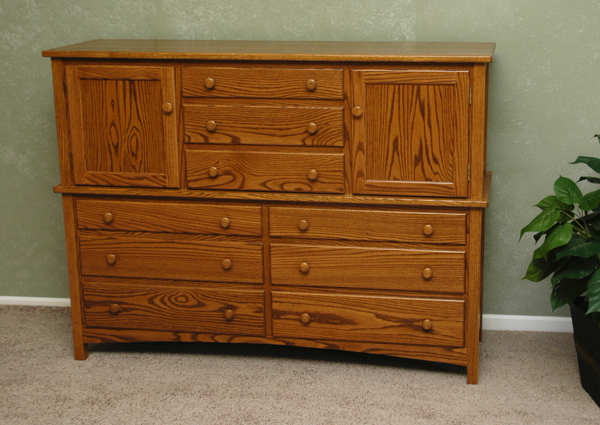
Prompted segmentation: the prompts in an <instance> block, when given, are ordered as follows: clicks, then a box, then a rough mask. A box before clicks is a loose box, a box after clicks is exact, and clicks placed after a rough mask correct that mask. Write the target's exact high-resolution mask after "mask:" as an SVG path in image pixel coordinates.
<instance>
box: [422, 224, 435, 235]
mask: <svg viewBox="0 0 600 425" xmlns="http://www.w3.org/2000/svg"><path fill="white" fill-rule="evenodd" d="M423 234H424V235H425V236H431V235H433V226H431V225H429V224H426V225H425V226H424V227H423Z"/></svg>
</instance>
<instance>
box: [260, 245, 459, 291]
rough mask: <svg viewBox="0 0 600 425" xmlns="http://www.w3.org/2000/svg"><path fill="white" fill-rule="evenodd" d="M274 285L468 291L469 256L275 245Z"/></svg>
mask: <svg viewBox="0 0 600 425" xmlns="http://www.w3.org/2000/svg"><path fill="white" fill-rule="evenodd" d="M271 282H272V284H273V285H299V286H315V287H318V286H320V287H339V288H363V289H366V288H369V289H390V290H402V291H426V292H445V293H463V292H464V290H465V253H464V252H449V251H416V250H414V251H413V250H403V249H387V248H354V247H329V246H311V245H287V244H271Z"/></svg>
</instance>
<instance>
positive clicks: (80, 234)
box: [43, 40, 494, 384]
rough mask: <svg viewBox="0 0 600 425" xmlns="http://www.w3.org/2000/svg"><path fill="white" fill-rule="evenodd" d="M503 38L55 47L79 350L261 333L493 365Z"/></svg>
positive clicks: (266, 339)
mask: <svg viewBox="0 0 600 425" xmlns="http://www.w3.org/2000/svg"><path fill="white" fill-rule="evenodd" d="M493 51H494V44H493V43H395V42H266V41H265V42H258V41H257V42H251V41H175V40H163V41H157V40H95V41H90V42H85V43H80V44H75V45H71V46H66V47H61V48H56V49H51V50H46V51H44V52H43V55H44V56H46V57H51V58H52V70H53V80H54V96H55V106H56V120H57V132H58V144H59V153H60V166H61V184H60V185H58V186H56V187H55V192H58V193H61V194H62V197H63V207H64V217H65V228H66V241H67V257H68V266H69V280H70V293H71V310H72V320H73V333H74V350H75V358H76V359H79V360H84V359H86V358H87V356H88V344H90V343H101V342H130V341H203V342H229V343H266V344H287V345H295V346H305V347H316V348H326V349H338V350H350V351H359V352H368V353H377V354H385V355H390V356H398V357H406V358H415V359H424V360H430V361H437V362H445V363H452V364H457V365H462V366H466V368H467V382H468V383H472V384H476V383H477V381H478V353H479V341H480V335H481V334H480V332H481V296H482V273H483V228H484V212H485V208H486V207H487V205H488V192H489V184H490V178H491V175H490V174H489V173H488V172H487V171H486V131H487V128H486V127H487V124H486V123H487V98H488V68H489V63H490V62H491V60H492V53H493Z"/></svg>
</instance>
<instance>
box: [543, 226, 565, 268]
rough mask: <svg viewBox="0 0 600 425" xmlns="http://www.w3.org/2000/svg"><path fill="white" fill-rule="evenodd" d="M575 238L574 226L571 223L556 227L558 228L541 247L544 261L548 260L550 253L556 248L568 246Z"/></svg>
mask: <svg viewBox="0 0 600 425" xmlns="http://www.w3.org/2000/svg"><path fill="white" fill-rule="evenodd" d="M571 236H573V226H572V225H571V223H565V224H563V225H562V226H556V228H555V229H554V230H553V231H552V233H550V234H549V235H548V236H546V240H545V241H544V243H543V244H542V246H540V254H541V255H542V257H543V258H544V259H546V260H547V259H548V253H549V252H550V251H552V250H553V249H555V248H558V247H561V246H563V245H566V244H567V243H569V241H570V240H571Z"/></svg>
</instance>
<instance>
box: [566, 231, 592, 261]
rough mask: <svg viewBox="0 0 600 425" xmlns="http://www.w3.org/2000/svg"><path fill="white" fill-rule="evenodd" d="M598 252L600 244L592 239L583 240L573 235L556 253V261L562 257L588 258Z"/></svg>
mask: <svg viewBox="0 0 600 425" xmlns="http://www.w3.org/2000/svg"><path fill="white" fill-rule="evenodd" d="M599 252H600V242H599V241H596V240H594V239H588V240H585V239H584V238H582V237H581V236H579V235H574V236H573V237H572V238H571V240H570V241H569V243H568V244H566V245H565V246H564V247H562V248H561V249H559V250H558V251H556V259H557V260H560V259H561V258H564V257H569V256H573V257H582V258H589V257H591V256H592V255H594V254H596V253H599Z"/></svg>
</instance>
